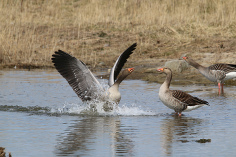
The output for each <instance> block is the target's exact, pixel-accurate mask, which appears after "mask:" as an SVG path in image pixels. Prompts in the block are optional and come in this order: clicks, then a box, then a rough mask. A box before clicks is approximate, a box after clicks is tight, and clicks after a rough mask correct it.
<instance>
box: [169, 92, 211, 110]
mask: <svg viewBox="0 0 236 157" xmlns="http://www.w3.org/2000/svg"><path fill="white" fill-rule="evenodd" d="M172 96H173V97H174V98H176V99H178V100H179V101H181V102H182V103H186V104H187V105H188V106H195V105H200V104H206V105H208V104H209V103H208V102H207V101H205V100H201V99H199V98H197V97H193V96H191V95H190V94H187V93H185V92H182V91H179V90H173V91H172Z"/></svg>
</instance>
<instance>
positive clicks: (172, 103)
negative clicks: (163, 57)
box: [157, 68, 209, 116]
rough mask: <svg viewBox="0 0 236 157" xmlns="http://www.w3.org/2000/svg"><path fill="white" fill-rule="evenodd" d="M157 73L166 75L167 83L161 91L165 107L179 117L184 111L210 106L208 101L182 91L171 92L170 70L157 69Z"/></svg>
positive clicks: (160, 94) (161, 98)
mask: <svg viewBox="0 0 236 157" xmlns="http://www.w3.org/2000/svg"><path fill="white" fill-rule="evenodd" d="M157 71H158V72H162V73H165V74H166V79H165V82H164V83H163V84H162V85H161V87H160V90H159V98H160V100H161V101H162V102H163V104H164V105H166V106H167V107H169V108H170V109H173V110H174V111H175V112H176V113H177V114H179V116H181V112H183V111H191V110H194V109H197V108H199V107H202V106H203V105H209V104H208V102H207V101H205V100H201V99H199V98H197V97H193V96H191V95H190V94H187V93H185V92H182V91H180V90H170V89H169V87H170V82H171V79H172V72H171V70H170V69H169V68H160V69H157Z"/></svg>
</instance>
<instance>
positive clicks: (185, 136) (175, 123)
mask: <svg viewBox="0 0 236 157" xmlns="http://www.w3.org/2000/svg"><path fill="white" fill-rule="evenodd" d="M202 121H203V120H201V119H196V118H191V117H185V116H181V117H179V116H178V115H176V114H174V115H172V116H168V117H167V118H166V119H164V120H163V121H162V125H161V143H162V148H163V150H164V154H166V155H172V145H173V143H176V142H182V143H184V142H190V141H191V140H190V139H189V138H193V137H196V135H197V134H198V133H199V129H197V126H199V125H201V123H202Z"/></svg>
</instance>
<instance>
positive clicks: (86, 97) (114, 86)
mask: <svg viewBox="0 0 236 157" xmlns="http://www.w3.org/2000/svg"><path fill="white" fill-rule="evenodd" d="M136 46H137V44H136V43H134V44H132V45H131V46H130V47H129V48H128V49H126V50H125V51H124V52H123V53H122V54H121V55H120V56H119V57H118V59H117V60H116V62H115V64H114V66H113V67H112V69H111V71H110V76H109V81H108V85H109V86H110V87H109V89H108V92H106V91H104V89H103V88H102V86H101V84H100V83H99V82H98V80H97V79H96V77H95V76H94V75H93V74H92V72H91V71H90V70H89V69H88V67H87V66H86V65H85V63H84V62H82V61H81V60H79V59H76V58H75V57H73V56H72V55H70V54H68V53H66V52H64V51H62V50H58V51H56V52H55V53H54V54H53V55H52V62H53V63H54V66H55V68H56V69H57V71H58V72H59V73H60V74H61V75H62V76H63V77H64V78H65V79H66V80H67V82H68V83H69V85H70V86H71V87H72V89H73V90H74V92H75V93H76V94H77V95H78V97H79V98H80V99H81V100H82V101H83V102H85V101H93V100H99V101H105V100H106V99H107V100H109V101H112V102H115V103H116V104H118V103H119V102H120V99H121V94H120V92H119V85H120V83H121V82H122V81H123V80H124V79H125V78H126V77H127V76H128V75H130V74H131V73H132V72H133V71H134V68H127V69H124V70H123V71H121V70H122V68H123V66H124V64H125V63H126V61H127V59H128V58H129V57H130V55H131V54H132V53H133V51H134V50H135V49H136ZM120 72H121V74H120V75H119V73H120ZM118 75H119V77H118ZM106 93H108V94H106Z"/></svg>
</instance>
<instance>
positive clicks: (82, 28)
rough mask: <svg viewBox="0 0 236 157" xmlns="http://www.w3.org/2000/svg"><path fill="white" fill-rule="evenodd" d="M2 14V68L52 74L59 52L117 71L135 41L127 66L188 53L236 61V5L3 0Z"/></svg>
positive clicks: (209, 0)
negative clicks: (115, 67) (119, 58)
mask: <svg viewBox="0 0 236 157" xmlns="http://www.w3.org/2000/svg"><path fill="white" fill-rule="evenodd" d="M0 14H1V16H0V43H1V44H0V65H1V67H15V66H16V67H23V68H27V67H29V66H30V67H51V66H52V63H51V60H50V58H51V55H52V53H53V52H54V51H56V50H58V49H62V50H64V51H67V52H69V53H71V54H73V55H74V56H76V57H78V58H80V59H82V60H83V61H84V62H85V63H86V64H88V65H90V66H92V67H98V66H111V65H112V64H113V62H114V61H115V59H116V58H117V56H118V55H119V54H120V53H121V51H122V50H124V49H125V47H127V46H128V45H130V44H132V43H134V42H137V43H138V47H137V50H136V55H133V56H132V58H133V59H132V60H133V61H132V60H130V62H129V63H128V65H129V64H131V65H134V62H135V64H137V61H140V63H139V64H143V65H145V64H147V65H149V64H150V62H157V60H158V59H171V58H178V57H179V56H180V55H181V54H184V53H191V55H192V56H196V57H197V58H200V57H206V61H207V62H208V63H213V62H219V61H224V60H222V59H224V58H225V57H223V56H227V55H229V53H230V54H231V55H236V53H235V48H236V46H235V45H236V44H235V43H236V40H235V39H236V38H235V37H236V22H235V21H236V1H235V0H228V1H224V0H203V1H194V0H178V1H177V0H165V1H163V0H150V1H142V0H129V1H127V0H125V1H119V0H111V1H110V0H99V1H97V0H55V1H44V0H34V1H31V0H2V1H0ZM209 53H210V54H209ZM205 54H208V55H207V56H206V55H205ZM211 54H216V55H214V56H212V55H211ZM207 57H210V60H209V58H207ZM232 58H233V57H231V59H232ZM232 61H233V60H232ZM232 61H231V60H228V62H232Z"/></svg>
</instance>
